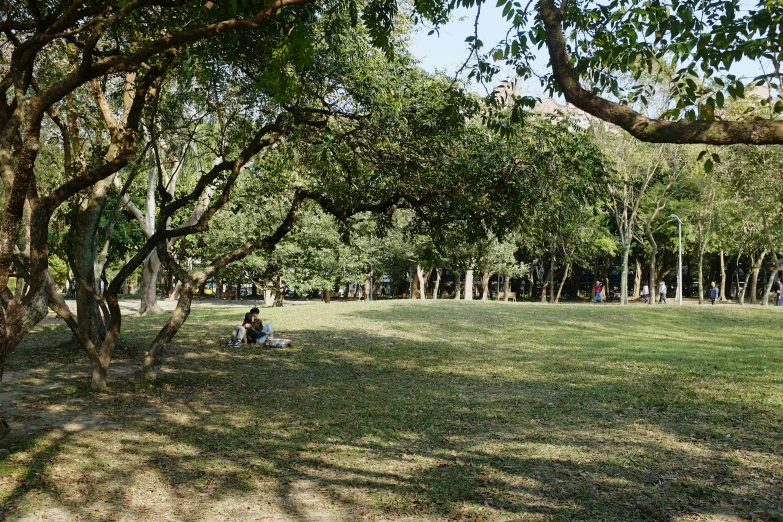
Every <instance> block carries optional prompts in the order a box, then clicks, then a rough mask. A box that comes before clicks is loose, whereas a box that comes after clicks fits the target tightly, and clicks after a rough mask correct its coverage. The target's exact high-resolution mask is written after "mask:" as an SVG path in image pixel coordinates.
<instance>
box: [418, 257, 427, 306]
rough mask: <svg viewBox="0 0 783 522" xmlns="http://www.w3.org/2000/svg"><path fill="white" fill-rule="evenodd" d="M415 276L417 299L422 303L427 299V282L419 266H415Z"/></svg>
mask: <svg viewBox="0 0 783 522" xmlns="http://www.w3.org/2000/svg"><path fill="white" fill-rule="evenodd" d="M416 275H417V276H418V278H419V299H421V300H422V301H424V300H425V299H426V298H427V295H426V294H427V281H426V280H425V278H424V269H423V268H422V267H421V265H416Z"/></svg>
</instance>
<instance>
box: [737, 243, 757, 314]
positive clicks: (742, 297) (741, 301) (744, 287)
mask: <svg viewBox="0 0 783 522" xmlns="http://www.w3.org/2000/svg"><path fill="white" fill-rule="evenodd" d="M754 264H755V260H754V256H753V254H751V255H750V265H751V266H753V265H754ZM751 272H752V270H748V271H747V272H745V282H744V283H743V285H742V291H741V292H740V291H739V288H738V289H737V293H738V294H739V304H741V305H743V304H745V292H747V290H748V281H750V275H751ZM737 273H738V274H739V258H737Z"/></svg>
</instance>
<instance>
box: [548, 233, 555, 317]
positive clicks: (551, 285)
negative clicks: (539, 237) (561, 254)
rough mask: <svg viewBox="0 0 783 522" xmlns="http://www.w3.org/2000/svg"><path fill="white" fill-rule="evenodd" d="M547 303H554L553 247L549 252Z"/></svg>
mask: <svg viewBox="0 0 783 522" xmlns="http://www.w3.org/2000/svg"><path fill="white" fill-rule="evenodd" d="M549 303H550V304H555V247H554V244H553V245H552V250H551V251H550V253H549Z"/></svg>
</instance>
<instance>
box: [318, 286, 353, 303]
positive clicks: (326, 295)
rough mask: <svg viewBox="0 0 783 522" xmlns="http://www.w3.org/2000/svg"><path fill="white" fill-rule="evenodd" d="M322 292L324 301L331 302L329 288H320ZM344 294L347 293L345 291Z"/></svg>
mask: <svg viewBox="0 0 783 522" xmlns="http://www.w3.org/2000/svg"><path fill="white" fill-rule="evenodd" d="M322 292H323V294H324V295H323V299H324V303H331V302H332V296H331V295H329V294H330V292H331V290H330V289H329V288H324V289H323V290H322ZM346 295H348V294H347V293H346Z"/></svg>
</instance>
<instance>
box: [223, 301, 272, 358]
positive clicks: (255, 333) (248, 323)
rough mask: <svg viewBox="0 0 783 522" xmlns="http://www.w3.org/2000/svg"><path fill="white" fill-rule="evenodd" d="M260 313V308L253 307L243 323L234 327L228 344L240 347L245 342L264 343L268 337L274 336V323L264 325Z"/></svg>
mask: <svg viewBox="0 0 783 522" xmlns="http://www.w3.org/2000/svg"><path fill="white" fill-rule="evenodd" d="M259 313H260V310H259V309H258V308H255V307H253V308H251V309H250V311H249V312H248V313H246V314H245V318H244V320H243V321H242V324H238V325H236V326H235V327H234V331H233V332H232V333H231V338H230V339H229V341H228V344H230V345H231V346H233V347H235V348H238V347H240V346H242V343H245V342H246V343H258V344H263V343H264V342H265V341H266V340H267V338H268V337H272V323H266V324H265V325H264V324H263V323H262V322H261V319H260V318H259V317H258V314H259Z"/></svg>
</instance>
